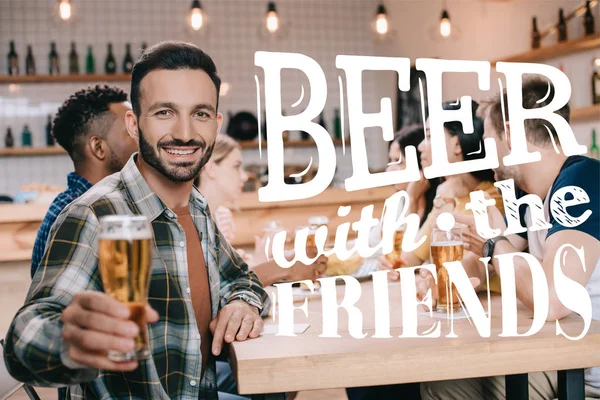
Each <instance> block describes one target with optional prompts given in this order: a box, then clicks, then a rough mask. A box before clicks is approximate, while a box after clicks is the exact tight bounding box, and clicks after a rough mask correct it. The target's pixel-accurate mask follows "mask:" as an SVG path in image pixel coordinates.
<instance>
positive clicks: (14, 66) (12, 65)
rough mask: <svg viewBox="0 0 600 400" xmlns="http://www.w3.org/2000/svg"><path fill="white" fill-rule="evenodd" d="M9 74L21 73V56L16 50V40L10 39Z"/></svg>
mask: <svg viewBox="0 0 600 400" xmlns="http://www.w3.org/2000/svg"><path fill="white" fill-rule="evenodd" d="M7 58H8V74H9V75H19V56H18V55H17V52H16V51H15V42H14V41H13V40H11V41H10V50H9V52H8V56H7Z"/></svg>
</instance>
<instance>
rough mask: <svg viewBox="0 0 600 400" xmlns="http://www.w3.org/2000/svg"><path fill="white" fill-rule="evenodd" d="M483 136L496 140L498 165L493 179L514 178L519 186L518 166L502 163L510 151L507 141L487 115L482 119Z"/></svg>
mask: <svg viewBox="0 0 600 400" xmlns="http://www.w3.org/2000/svg"><path fill="white" fill-rule="evenodd" d="M483 138H484V139H486V138H493V139H494V140H495V141H496V148H497V150H498V161H499V166H498V168H496V169H494V179H496V181H503V180H506V179H514V180H515V183H516V184H517V186H519V181H520V178H521V174H520V171H519V167H518V166H514V165H511V166H506V165H504V164H503V161H502V160H503V159H504V156H507V155H508V154H509V153H510V148H509V147H508V141H507V140H506V139H505V135H504V132H498V130H497V129H496V128H495V127H494V124H493V123H492V121H491V118H490V116H489V115H486V116H485V119H484V120H483Z"/></svg>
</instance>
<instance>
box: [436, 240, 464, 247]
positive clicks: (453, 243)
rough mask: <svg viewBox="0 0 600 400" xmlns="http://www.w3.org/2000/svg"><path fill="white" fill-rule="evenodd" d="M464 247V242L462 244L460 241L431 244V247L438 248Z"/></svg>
mask: <svg viewBox="0 0 600 400" xmlns="http://www.w3.org/2000/svg"><path fill="white" fill-rule="evenodd" d="M462 245H463V242H460V241H458V240H452V241H448V240H445V241H443V242H435V243H431V246H436V247H450V246H462Z"/></svg>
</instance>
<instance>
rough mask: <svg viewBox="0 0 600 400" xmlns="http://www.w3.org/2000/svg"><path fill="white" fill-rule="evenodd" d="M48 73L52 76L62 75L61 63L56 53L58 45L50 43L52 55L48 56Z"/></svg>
mask: <svg viewBox="0 0 600 400" xmlns="http://www.w3.org/2000/svg"><path fill="white" fill-rule="evenodd" d="M48 73H49V74H50V75H58V74H60V63H59V61H58V53H57V52H56V43H54V42H51V43H50V54H48Z"/></svg>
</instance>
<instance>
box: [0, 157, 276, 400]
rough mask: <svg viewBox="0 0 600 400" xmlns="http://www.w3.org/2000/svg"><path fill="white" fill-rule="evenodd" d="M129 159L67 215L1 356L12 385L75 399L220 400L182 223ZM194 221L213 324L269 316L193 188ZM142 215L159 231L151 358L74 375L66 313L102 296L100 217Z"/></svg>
mask: <svg viewBox="0 0 600 400" xmlns="http://www.w3.org/2000/svg"><path fill="white" fill-rule="evenodd" d="M136 158H137V155H134V156H132V158H131V159H130V160H129V162H128V163H127V165H126V166H125V167H124V168H123V170H122V171H121V172H119V173H116V174H114V175H111V176H109V177H107V178H105V179H104V180H102V181H101V182H99V183H98V184H96V185H95V186H94V187H92V188H91V189H90V190H88V191H87V192H86V193H85V194H84V195H83V196H81V197H80V198H79V199H77V200H75V201H74V202H73V203H71V204H70V205H69V206H67V208H66V209H65V210H64V211H63V212H62V213H61V214H60V216H59V217H58V219H57V221H56V223H55V224H54V226H53V228H52V231H51V233H50V242H49V243H48V245H47V246H46V252H45V253H44V256H43V258H42V261H41V263H40V266H39V271H38V272H37V273H36V274H35V276H34V279H33V283H32V285H31V288H30V289H29V293H28V294H27V299H26V301H25V306H24V307H23V308H21V310H19V312H18V313H17V315H16V316H15V318H14V319H13V321H12V324H11V326H10V329H9V331H8V333H7V336H6V347H5V353H4V358H5V362H6V365H7V367H8V370H9V372H10V373H11V375H13V376H14V377H15V378H17V379H18V380H20V381H22V382H26V383H29V384H32V385H35V386H62V385H69V394H70V396H71V398H93V399H100V398H102V399H108V398H111V399H182V400H183V399H185V400H188V399H189V400H191V399H194V400H196V399H216V398H217V386H216V372H215V360H214V358H213V357H212V355H209V360H208V364H207V366H206V371H205V373H204V375H203V376H201V368H202V355H201V353H200V337H201V336H200V334H199V332H198V328H197V325H196V320H195V316H194V310H193V307H192V302H191V299H190V294H189V292H190V291H189V281H188V275H187V270H188V265H187V263H188V260H187V254H186V242H185V234H184V231H183V229H182V227H181V226H180V225H179V223H178V222H177V216H176V215H175V213H174V212H173V211H172V210H170V209H169V208H168V207H166V205H165V204H164V203H163V202H162V201H161V200H160V199H159V197H158V196H157V195H156V194H155V193H153V192H152V191H151V189H150V188H149V187H148V185H147V183H146V182H145V180H144V179H143V177H142V176H141V174H140V172H139V170H138V168H137V166H136V164H135V159H136ZM189 205H190V214H191V216H192V219H193V221H194V225H195V226H196V229H198V234H199V236H200V238H201V241H202V249H203V251H204V258H205V260H206V267H207V269H208V278H209V286H210V297H211V313H212V318H214V317H216V315H217V312H218V311H219V309H220V308H221V307H222V306H223V305H225V304H227V303H229V302H230V301H232V300H234V299H239V298H242V299H243V300H245V301H247V302H248V303H250V304H252V305H254V306H256V307H257V308H259V310H261V314H262V315H263V316H264V315H266V314H267V313H268V311H269V307H270V300H269V298H268V296H267V294H266V293H265V291H264V290H263V288H262V286H261V284H260V281H259V280H258V278H257V277H256V275H255V274H254V273H253V272H251V271H248V267H247V265H246V264H245V263H244V262H243V261H242V260H241V258H240V257H239V256H238V255H237V254H236V253H235V252H234V251H233V250H232V249H231V247H230V246H229V244H228V243H227V241H225V240H222V239H221V234H220V232H219V230H218V229H217V228H216V226H215V224H214V222H213V220H212V218H210V212H209V209H208V207H207V203H206V200H205V199H204V198H203V197H202V196H201V195H200V193H199V192H198V191H197V190H196V189H195V188H194V189H192V193H191V194H190V201H189ZM115 214H118V215H145V216H146V217H148V219H149V220H150V221H151V222H152V229H153V233H154V238H153V241H154V243H153V254H152V279H151V282H150V291H149V303H150V305H151V306H152V307H153V308H154V309H155V310H156V311H157V312H158V314H159V316H160V317H159V321H158V322H156V323H154V324H152V325H150V326H149V328H148V334H149V340H150V350H151V352H152V357H151V358H149V359H147V360H142V361H140V363H139V366H138V368H137V369H136V370H135V371H132V372H123V373H122V372H110V371H103V370H96V369H90V368H79V369H78V368H77V366H76V364H74V363H73V361H72V360H70V359H69V357H68V351H67V349H66V346H65V343H64V341H63V340H62V328H63V325H62V322H61V318H60V317H61V312H62V311H63V310H64V309H65V308H66V307H67V305H68V304H69V303H70V302H71V300H72V298H73V296H74V295H75V293H77V292H79V291H82V290H97V291H101V290H103V286H102V281H101V279H100V276H99V271H98V256H97V249H98V245H97V238H98V218H99V217H102V216H104V215H115Z"/></svg>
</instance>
